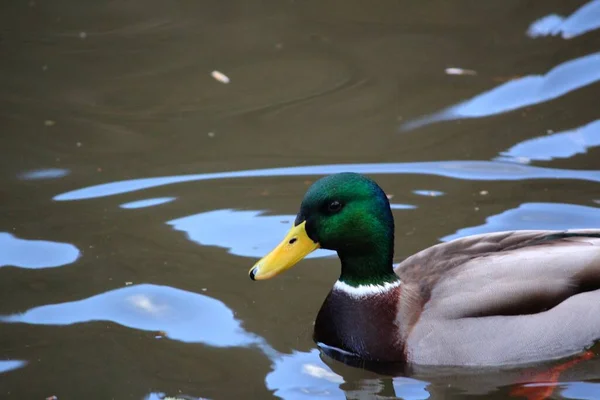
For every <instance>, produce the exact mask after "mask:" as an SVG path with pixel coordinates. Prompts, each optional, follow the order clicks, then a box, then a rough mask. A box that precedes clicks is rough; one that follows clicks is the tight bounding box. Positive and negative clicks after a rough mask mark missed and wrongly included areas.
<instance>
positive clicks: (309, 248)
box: [249, 221, 320, 280]
mask: <svg viewBox="0 0 600 400" xmlns="http://www.w3.org/2000/svg"><path fill="white" fill-rule="evenodd" d="M319 247H320V246H319V243H315V242H313V241H312V239H311V238H309V237H308V235H307V233H306V221H304V222H302V223H301V224H299V225H298V226H294V227H293V228H292V229H290V231H289V232H288V234H287V235H286V236H285V238H284V239H283V241H282V242H281V243H279V245H278V246H277V247H275V248H274V249H273V250H272V251H271V252H270V253H269V254H267V255H266V256H264V257H263V258H262V259H261V260H260V261H258V262H257V263H256V264H254V266H253V267H252V268H250V273H249V274H250V279H252V280H262V279H270V278H272V277H274V276H275V275H278V274H280V273H281V272H283V271H285V270H287V269H289V268H291V267H293V266H294V265H296V264H297V263H298V262H299V261H300V260H302V259H303V258H304V257H306V256H307V255H309V254H310V253H312V252H313V251H315V250H316V249H318V248H319Z"/></svg>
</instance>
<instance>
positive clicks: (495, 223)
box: [441, 203, 600, 241]
mask: <svg viewBox="0 0 600 400" xmlns="http://www.w3.org/2000/svg"><path fill="white" fill-rule="evenodd" d="M599 211H600V209H599V208H597V207H588V206H581V205H576V204H563V203H524V204H521V205H520V206H519V207H517V208H513V209H510V210H506V211H504V212H502V213H500V214H497V215H492V216H490V217H487V218H486V222H485V224H483V225H478V226H472V227H467V228H462V229H459V230H458V231H456V233H453V234H451V235H448V236H444V237H443V238H441V240H442V241H449V240H453V239H457V238H460V237H464V236H469V235H477V234H480V233H489V232H499V231H507V230H515V229H549V230H552V229H577V228H590V229H595V228H598V227H599V226H600V212H599Z"/></svg>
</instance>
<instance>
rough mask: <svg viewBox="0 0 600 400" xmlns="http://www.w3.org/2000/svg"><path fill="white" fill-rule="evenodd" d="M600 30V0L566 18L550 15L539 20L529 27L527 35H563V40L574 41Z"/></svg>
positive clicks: (534, 36) (533, 36)
mask: <svg viewBox="0 0 600 400" xmlns="http://www.w3.org/2000/svg"><path fill="white" fill-rule="evenodd" d="M598 28H600V0H592V1H590V2H589V3H586V4H584V5H583V6H581V7H580V8H579V9H577V11H575V12H574V13H573V14H571V15H570V16H568V17H566V18H565V17H562V16H560V15H557V14H550V15H547V16H545V17H542V18H540V19H538V20H537V21H535V22H533V23H532V24H531V25H530V26H529V29H527V35H528V36H530V37H532V38H536V37H540V36H556V35H561V36H562V38H563V39H572V38H574V37H576V36H579V35H583V34H584V33H587V32H589V31H592V30H594V29H598Z"/></svg>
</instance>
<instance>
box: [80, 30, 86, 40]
mask: <svg viewBox="0 0 600 400" xmlns="http://www.w3.org/2000/svg"><path fill="white" fill-rule="evenodd" d="M86 37H87V33H85V32H79V39H85V38H86Z"/></svg>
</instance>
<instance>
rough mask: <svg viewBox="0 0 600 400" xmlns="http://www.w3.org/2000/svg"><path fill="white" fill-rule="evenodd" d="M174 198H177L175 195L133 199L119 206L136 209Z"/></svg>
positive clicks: (159, 203) (166, 201) (156, 204)
mask: <svg viewBox="0 0 600 400" xmlns="http://www.w3.org/2000/svg"><path fill="white" fill-rule="evenodd" d="M173 200H175V197H157V198H154V199H144V200H136V201H131V202H129V203H123V204H121V205H120V206H119V207H121V208H126V209H130V210H131V209H136V208H146V207H153V206H158V205H161V204H165V203H169V202H171V201H173Z"/></svg>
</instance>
